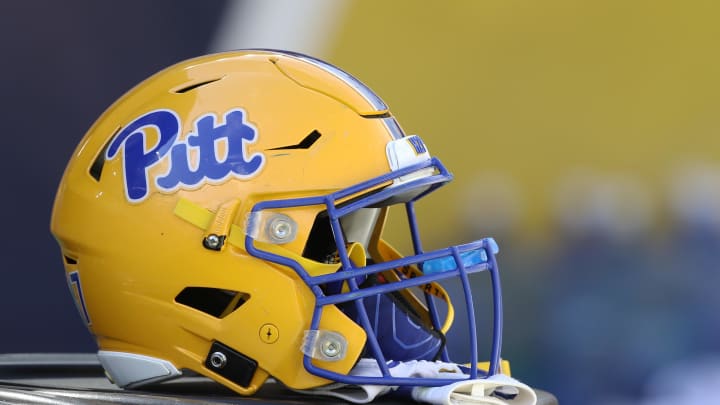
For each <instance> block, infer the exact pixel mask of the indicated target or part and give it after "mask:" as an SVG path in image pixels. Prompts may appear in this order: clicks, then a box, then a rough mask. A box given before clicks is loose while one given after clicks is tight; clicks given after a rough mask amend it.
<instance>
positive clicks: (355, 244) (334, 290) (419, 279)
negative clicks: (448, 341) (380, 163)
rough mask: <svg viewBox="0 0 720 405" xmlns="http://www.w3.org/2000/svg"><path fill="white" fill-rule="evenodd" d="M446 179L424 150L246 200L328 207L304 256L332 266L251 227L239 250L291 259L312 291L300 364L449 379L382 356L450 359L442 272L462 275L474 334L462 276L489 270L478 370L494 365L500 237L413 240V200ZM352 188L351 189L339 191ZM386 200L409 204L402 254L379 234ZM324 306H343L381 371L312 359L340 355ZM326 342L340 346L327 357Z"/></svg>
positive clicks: (400, 381)
mask: <svg viewBox="0 0 720 405" xmlns="http://www.w3.org/2000/svg"><path fill="white" fill-rule="evenodd" d="M428 169H429V170H428ZM418 173H422V174H420V175H418ZM408 176H409V177H411V179H410V180H406V181H404V182H403V183H401V184H392V185H391V186H387V187H384V188H381V189H376V188H375V187H377V186H378V185H380V184H384V183H387V182H388V181H396V180H398V179H403V178H406V179H407V178H408ZM450 179H451V176H450V174H449V173H448V172H447V170H446V169H445V168H444V166H442V164H441V163H440V162H439V161H438V160H437V159H434V158H431V159H428V160H426V161H424V162H422V163H419V164H414V165H411V166H408V167H405V168H402V169H399V170H397V171H395V172H392V173H390V174H388V175H384V176H379V177H377V178H374V179H370V180H368V181H365V182H362V183H359V184H356V185H354V186H351V187H348V188H346V189H343V190H340V191H338V192H335V193H331V194H328V195H324V196H317V197H309V198H298V199H287V200H271V201H263V202H261V203H258V204H256V205H255V206H254V207H253V213H259V212H262V211H264V210H278V209H282V208H290V207H298V206H314V205H324V206H325V210H323V211H322V212H321V213H320V214H318V216H317V217H316V218H315V221H314V223H313V227H312V230H311V232H310V234H309V238H308V242H307V244H306V246H305V249H304V251H303V255H304V256H305V258H307V259H310V260H312V261H317V262H323V263H327V264H335V263H339V267H338V268H337V269H336V270H335V269H334V271H332V272H328V273H317V272H315V271H314V270H310V269H308V268H307V267H308V266H306V265H305V266H304V265H303V264H304V262H302V263H301V261H297V260H293V259H292V258H290V257H288V256H286V255H282V254H280V253H278V250H276V249H272V250H267V249H263V246H259V245H257V244H256V240H255V239H253V237H252V236H250V235H248V236H247V237H246V250H247V251H248V252H249V253H250V254H252V255H253V256H256V257H258V258H261V259H263V260H267V261H271V262H275V263H278V264H281V265H283V266H287V267H290V268H292V269H293V270H294V271H295V272H296V273H297V274H298V276H300V277H301V278H302V280H303V281H304V283H305V284H307V285H308V286H309V287H310V289H311V290H312V292H313V294H314V295H315V298H316V304H315V308H314V313H313V317H312V320H311V324H310V327H309V329H308V331H307V332H308V333H306V335H305V341H304V342H303V352H304V354H305V357H304V367H305V368H306V370H307V371H308V372H310V373H312V374H315V375H318V376H321V377H324V378H328V379H330V380H333V381H338V382H343V383H347V384H384V385H442V384H447V383H448V381H445V380H442V379H423V378H419V379H418V378H396V377H393V376H392V375H391V374H390V372H389V368H388V364H390V363H391V362H393V361H412V360H430V361H434V360H443V361H449V360H450V359H449V358H448V354H447V350H446V348H445V335H444V334H445V333H446V332H447V330H448V329H449V327H450V324H451V323H452V318H453V309H452V303H451V302H450V298H449V296H448V295H447V293H446V292H445V290H444V289H443V287H442V286H441V285H440V284H439V281H441V280H443V279H449V278H458V279H460V281H461V283H462V286H463V290H464V292H465V293H466V297H465V298H466V299H465V301H466V310H467V315H468V324H469V325H470V330H471V331H472V332H471V334H475V319H474V312H473V304H472V298H471V293H470V285H469V281H468V276H469V275H470V274H472V273H477V272H483V271H488V272H490V274H491V279H492V280H493V296H494V299H495V301H496V302H497V304H496V306H495V308H494V309H495V311H494V318H495V319H494V321H495V330H494V331H493V332H494V333H493V342H492V346H493V347H492V348H491V352H492V358H491V360H490V366H489V371H487V372H485V373H484V374H485V375H487V374H494V373H495V372H497V370H498V367H499V361H500V358H499V353H500V335H499V334H500V326H499V325H500V322H501V319H500V318H501V313H500V312H501V306H500V302H499V300H500V291H499V280H498V278H497V277H498V275H497V263H496V261H495V258H494V255H495V254H496V253H497V246H496V245H495V243H494V241H492V240H491V239H484V240H481V241H477V242H473V243H469V244H465V245H460V246H452V247H449V248H445V249H440V250H436V251H433V252H424V251H423V249H422V246H421V243H420V236H419V232H418V227H417V223H416V221H415V213H414V203H415V202H416V201H417V200H419V199H420V198H422V197H424V196H425V195H427V194H428V193H430V192H432V191H434V190H435V189H437V188H438V187H440V186H442V185H443V184H445V183H446V182H448V181H450ZM350 196H353V198H351V199H349V200H346V199H347V198H348V197H350ZM408 196H410V197H408ZM339 201H344V202H339ZM391 203H401V204H404V205H405V207H406V211H407V215H408V221H409V227H410V233H411V236H412V239H413V242H414V250H415V252H414V255H412V256H406V257H401V255H400V254H399V253H397V252H396V251H395V250H394V249H393V248H392V247H391V246H390V245H388V244H387V243H386V242H385V241H384V240H383V239H382V236H381V233H382V227H383V225H384V221H385V215H386V213H387V206H388V205H389V204H391ZM381 207H382V208H381ZM248 226H250V227H252V226H253V225H252V224H249V225H248ZM263 245H265V244H263ZM265 246H267V245H265ZM415 290H419V291H421V293H420V294H418V292H417V291H415ZM438 300H439V301H445V305H447V308H446V309H445V311H444V312H445V314H444V319H441V318H442V316H441V314H440V311H438V308H437V305H436V303H437V301H438ZM329 305H333V306H337V307H338V308H340V309H341V311H342V312H343V313H344V314H346V315H347V316H348V317H350V318H351V319H352V320H353V321H354V322H356V323H357V324H358V325H360V326H361V327H362V328H363V329H364V330H365V332H366V334H367V344H366V347H365V348H364V352H363V355H364V356H367V357H370V358H373V359H375V360H376V361H377V363H378V364H379V367H380V369H381V371H382V372H383V376H382V377H364V376H352V375H340V374H337V373H334V372H332V371H329V370H326V369H324V368H322V367H321V366H318V365H317V364H315V362H314V361H313V360H321V361H333V358H332V357H333V356H342V355H343V353H342V351H341V350H340V349H338V348H342V347H343V345H344V344H346V342H345V341H344V339H343V335H342V331H331V330H327V331H326V330H322V329H321V328H319V323H320V321H321V318H322V309H323V308H324V307H325V306H329ZM473 337H474V338H476V336H473ZM328 342H330V343H328ZM328 345H330V346H331V347H333V348H334V349H333V350H337V353H335V354H334V355H333V356H329V355H328V354H327V353H324V350H325V351H327V349H326V347H327V346H328ZM470 345H471V357H472V359H471V363H470V364H476V363H477V359H478V352H477V343H476V342H474V341H473V342H470ZM470 373H471V375H472V374H474V375H475V377H477V375H478V373H480V374H481V375H482V374H483V371H478V370H477V369H475V368H473V369H472V370H470Z"/></svg>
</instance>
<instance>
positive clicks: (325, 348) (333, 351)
mask: <svg viewBox="0 0 720 405" xmlns="http://www.w3.org/2000/svg"><path fill="white" fill-rule="evenodd" d="M340 351H341V348H340V343H339V342H336V341H334V340H326V341H324V342H323V343H322V352H323V354H324V355H325V356H327V357H336V356H337V355H338V354H340Z"/></svg>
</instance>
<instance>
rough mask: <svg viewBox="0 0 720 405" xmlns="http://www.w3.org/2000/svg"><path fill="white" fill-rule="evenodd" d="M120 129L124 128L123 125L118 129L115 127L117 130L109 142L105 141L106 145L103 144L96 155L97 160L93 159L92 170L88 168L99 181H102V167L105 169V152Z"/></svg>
mask: <svg viewBox="0 0 720 405" xmlns="http://www.w3.org/2000/svg"><path fill="white" fill-rule="evenodd" d="M120 129H122V127H117V129H115V132H113V134H112V135H110V137H109V138H108V140H107V142H105V146H103V148H102V150H101V151H100V153H98V155H97V156H96V157H95V160H93V162H92V165H91V166H90V170H88V172H89V173H90V175H91V176H92V177H93V178H94V179H95V180H97V181H100V176H102V169H103V166H104V165H105V153H106V152H107V150H108V147H109V146H110V142H111V141H112V140H113V139H115V135H117V134H118V132H120Z"/></svg>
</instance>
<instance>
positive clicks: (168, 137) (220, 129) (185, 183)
mask: <svg viewBox="0 0 720 405" xmlns="http://www.w3.org/2000/svg"><path fill="white" fill-rule="evenodd" d="M246 115H247V114H246V113H245V111H244V110H242V109H239V108H238V109H232V110H229V111H228V112H226V113H225V115H224V117H223V119H222V120H219V119H217V117H216V116H215V114H212V113H209V114H205V115H202V116H201V117H199V118H198V119H197V120H195V123H194V128H195V130H194V132H190V133H189V134H188V135H187V136H186V137H185V138H184V139H179V138H178V134H179V132H180V128H181V121H180V118H179V117H178V114H177V113H175V112H174V111H172V110H165V109H163V110H155V111H151V112H148V113H146V114H144V115H142V116H140V117H138V118H136V119H135V120H134V121H132V122H131V123H130V124H128V125H127V126H126V127H125V128H123V130H122V131H120V132H119V133H118V134H117V136H116V137H115V138H114V139H113V140H112V142H111V143H110V145H109V147H108V150H107V152H106V156H105V157H106V159H107V160H112V159H114V158H115V157H116V156H117V155H118V153H119V152H120V149H122V150H123V158H122V159H123V160H122V164H123V176H124V182H125V196H126V197H127V199H128V200H129V201H131V202H142V201H143V200H145V198H147V197H148V195H149V193H150V191H149V188H150V179H149V176H150V174H149V169H150V168H152V167H154V166H156V165H158V164H159V163H160V162H163V161H165V160H167V171H166V172H165V173H163V174H161V175H158V176H157V177H155V178H154V184H155V186H156V187H157V188H158V189H159V190H161V191H164V192H174V191H177V190H178V189H180V188H189V189H192V188H196V187H198V186H200V185H202V184H204V183H205V182H210V183H215V184H218V183H222V182H223V181H225V180H227V179H228V178H230V177H235V178H238V179H243V180H245V179H249V178H252V177H254V176H255V175H257V174H258V173H259V172H260V170H261V169H262V167H263V165H264V164H265V156H264V155H263V154H261V153H259V152H256V153H253V154H250V153H249V152H248V150H247V147H248V144H251V143H254V142H255V141H257V139H258V134H257V129H256V128H255V127H254V126H253V125H252V124H250V123H249V122H247V121H246V119H245V118H246ZM151 129H154V131H156V133H157V136H156V137H155V138H157V139H156V140H155V142H152V139H153V138H152V137H151V135H150V131H151ZM223 143H224V145H225V148H224V149H222V148H221V146H220V145H221V144H223ZM223 150H224V151H225V152H224V153H223V152H222V151H223ZM223 155H224V156H223ZM191 157H196V159H192V158H191Z"/></svg>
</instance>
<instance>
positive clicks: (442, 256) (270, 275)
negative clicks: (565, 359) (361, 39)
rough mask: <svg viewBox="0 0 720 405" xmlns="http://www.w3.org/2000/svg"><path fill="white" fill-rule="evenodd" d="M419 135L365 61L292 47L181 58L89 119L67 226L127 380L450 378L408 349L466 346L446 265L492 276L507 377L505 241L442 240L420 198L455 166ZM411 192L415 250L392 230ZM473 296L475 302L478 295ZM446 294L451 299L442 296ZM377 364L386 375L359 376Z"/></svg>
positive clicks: (59, 227)
mask: <svg viewBox="0 0 720 405" xmlns="http://www.w3.org/2000/svg"><path fill="white" fill-rule="evenodd" d="M451 178H452V177H451V175H450V174H449V173H448V171H447V170H446V169H445V168H444V167H443V165H442V164H441V163H440V161H439V160H437V159H436V158H434V157H431V155H430V154H429V152H428V150H427V147H426V146H425V144H424V143H423V142H422V140H421V139H420V138H419V137H418V136H414V135H413V136H406V135H405V134H404V133H403V132H402V130H401V128H400V127H399V126H398V124H397V122H396V121H395V119H394V118H393V116H392V115H391V114H390V112H389V111H388V108H387V106H386V105H385V104H384V103H383V101H382V100H381V99H380V98H378V97H377V96H376V95H375V94H374V93H373V92H372V91H370V90H369V89H368V88H367V87H365V86H364V85H363V84H362V83H360V82H359V81H358V80H357V79H355V78H353V77H352V76H350V75H349V74H347V73H345V72H343V71H341V70H339V69H338V68H336V67H334V66H331V65H329V64H327V63H325V62H322V61H320V60H317V59H314V58H311V57H308V56H305V55H300V54H295V53H291V52H284V51H273V50H245V51H236V52H228V53H221V54H214V55H209V56H204V57H200V58H196V59H192V60H188V61H185V62H182V63H179V64H177V65H175V66H172V67H169V68H167V69H165V70H163V71H161V72H159V73H157V74H155V75H154V76H152V77H150V78H149V79H147V80H145V81H144V82H142V83H141V84H139V85H138V86H136V87H135V88H133V89H132V90H130V91H129V92H128V93H127V94H125V95H124V96H122V97H121V98H120V99H119V100H118V101H117V102H115V103H114V104H113V105H112V106H111V107H110V108H109V109H108V110H107V111H106V112H105V113H104V114H103V115H102V116H101V117H100V118H99V119H98V120H97V121H96V122H95V124H94V125H93V126H92V127H91V128H90V130H89V131H88V133H87V134H86V135H85V137H84V138H83V139H82V141H81V142H80V144H79V146H78V147H77V149H76V150H75V152H74V154H73V156H72V159H71V160H70V162H69V164H68V166H67V169H66V171H65V174H64V176H63V179H62V182H61V184H60V187H59V190H58V193H57V196H56V200H55V204H54V208H53V215H52V224H51V229H52V233H53V234H54V236H55V238H56V239H57V241H58V243H59V245H60V248H61V251H62V257H63V261H64V265H65V271H66V274H67V279H68V283H69V286H70V290H71V292H72V294H73V296H74V298H75V300H76V303H77V305H78V309H79V311H80V314H81V316H82V317H83V318H84V320H85V321H86V322H87V325H88V327H89V329H90V331H91V332H92V334H93V335H94V336H95V338H96V339H97V344H98V346H99V349H100V350H99V353H98V356H99V358H100V360H101V362H102V364H103V366H104V367H105V369H106V371H107V373H108V375H109V376H110V377H111V378H112V379H113V380H114V382H115V383H117V384H118V385H120V386H123V387H137V386H141V385H143V384H146V383H149V382H156V381H160V380H164V379H169V378H172V377H175V376H178V375H180V374H181V370H183V369H189V370H193V371H195V372H197V373H200V374H202V375H205V376H207V377H210V378H212V379H214V380H216V381H218V382H220V383H222V384H224V385H226V386H227V387H230V388H231V389H233V390H235V391H237V392H238V393H241V394H246V395H250V394H253V393H254V392H255V391H256V390H257V389H258V388H259V387H260V386H261V385H262V384H263V382H264V381H265V380H266V379H267V378H268V377H273V378H275V379H277V380H279V381H281V382H282V383H283V384H285V385H287V386H289V387H291V388H293V389H310V388H314V387H322V386H325V385H327V384H330V383H333V382H340V383H347V384H377V385H387V386H439V385H444V384H448V383H450V382H452V381H457V378H449V379H443V378H425V377H423V376H417V375H410V376H404V377H403V376H397V375H395V374H394V373H393V372H392V371H391V369H392V367H393V365H395V364H397V363H398V362H410V361H413V360H419V361H420V360H428V361H434V360H443V361H449V359H448V358H447V357H448V356H447V350H446V347H445V333H446V332H447V330H448V329H449V328H450V325H451V323H452V321H453V316H454V310H453V306H452V304H451V303H450V298H449V297H448V294H447V293H446V291H445V290H444V289H443V288H442V286H441V285H440V284H439V283H438V281H439V280H443V279H447V278H456V279H459V280H460V281H461V284H462V286H463V289H464V293H465V297H464V305H465V307H466V308H467V311H466V312H467V316H468V320H467V321H468V324H469V326H470V335H471V336H470V340H469V341H470V348H471V358H470V359H464V360H466V361H467V362H469V364H477V361H478V359H477V357H478V354H477V353H478V350H477V344H476V336H475V319H474V315H473V310H472V309H473V304H472V298H471V292H470V285H469V282H468V275H469V274H470V273H476V272H488V273H489V274H490V276H491V277H490V278H491V280H492V282H491V284H492V291H493V294H494V299H495V305H494V313H495V321H494V331H493V332H494V333H493V339H492V349H491V351H490V352H491V356H490V357H491V358H490V362H489V365H488V367H487V368H486V369H485V370H481V369H478V368H477V367H471V368H470V369H469V370H468V371H467V376H466V377H467V378H473V379H478V378H483V377H484V376H490V375H493V374H496V373H498V372H499V369H500V334H501V322H502V318H501V306H500V284H499V283H500V282H499V278H498V274H497V272H498V269H497V264H496V261H495V254H496V253H497V246H496V245H495V243H494V242H493V240H492V239H483V240H479V241H475V242H471V243H467V244H464V245H458V246H451V247H448V248H445V249H440V250H435V251H431V252H424V251H423V249H422V246H421V243H420V236H419V235H418V229H417V226H416V222H415V213H414V203H415V202H416V201H417V200H418V199H420V198H422V197H424V196H425V195H427V194H428V193H430V192H432V191H433V190H435V189H436V188H437V187H439V186H441V185H443V184H445V183H447V182H448V181H450V180H451ZM394 204H399V205H401V206H404V208H405V209H406V210H407V216H408V219H409V228H410V229H409V231H410V234H411V236H412V240H413V243H414V249H415V253H414V254H413V255H410V256H403V255H401V254H400V253H399V252H398V251H397V250H396V249H394V248H393V247H392V246H390V245H389V244H388V243H387V242H386V241H385V240H384V239H383V236H382V230H383V226H384V223H385V219H386V214H387V212H388V207H389V206H391V205H394ZM461 298H462V297H461ZM436 304H440V305H436ZM361 359H372V360H373V361H375V362H376V364H377V368H378V370H379V371H378V373H379V374H378V375H367V374H362V373H356V372H353V370H354V367H355V366H356V365H357V364H358V363H359V361H360V360H361Z"/></svg>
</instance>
